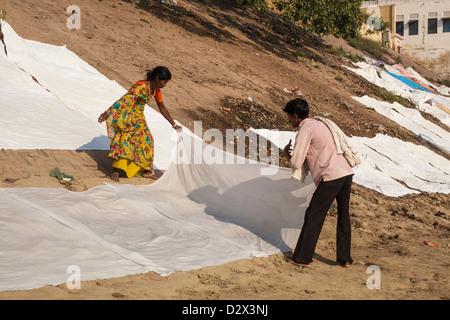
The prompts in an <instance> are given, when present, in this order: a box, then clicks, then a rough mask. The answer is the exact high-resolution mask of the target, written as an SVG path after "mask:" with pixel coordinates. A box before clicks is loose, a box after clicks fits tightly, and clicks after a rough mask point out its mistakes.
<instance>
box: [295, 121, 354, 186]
mask: <svg viewBox="0 0 450 320" xmlns="http://www.w3.org/2000/svg"><path fill="white" fill-rule="evenodd" d="M305 159H306V161H307V164H308V167H309V171H310V172H311V176H312V179H313V181H314V184H315V185H316V186H318V185H319V183H320V181H321V180H322V179H323V181H331V180H335V179H339V178H342V177H345V176H348V175H351V174H354V172H353V170H352V168H351V167H350V165H349V164H348V162H347V160H346V159H345V158H344V156H343V155H342V154H337V151H336V145H335V143H334V139H333V136H332V134H331V131H330V129H328V127H327V126H326V125H325V124H324V123H323V122H321V121H319V120H315V119H311V118H306V119H304V120H303V121H302V122H301V123H300V126H299V131H298V133H297V136H296V138H295V142H294V147H293V150H292V157H291V159H290V161H289V163H290V165H291V167H292V168H294V169H301V167H302V165H303V162H304V161H305Z"/></svg>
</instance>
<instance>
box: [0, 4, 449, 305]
mask: <svg viewBox="0 0 450 320" xmlns="http://www.w3.org/2000/svg"><path fill="white" fill-rule="evenodd" d="M135 2H136V1H135ZM150 3H151V5H149V6H144V7H139V6H136V5H133V4H132V3H131V2H127V1H120V0H98V1H92V0H78V1H77V5H78V6H79V7H80V8H81V10H82V28H81V29H80V30H69V29H67V27H66V20H67V18H68V16H69V15H68V14H66V13H65V9H66V8H67V7H68V6H69V5H70V4H72V3H71V2H70V1H66V0H59V1H56V4H55V1H52V0H41V1H38V2H36V1H30V0H25V1H20V2H19V1H9V0H0V9H5V10H6V12H7V21H8V23H9V24H11V26H12V27H13V28H14V29H15V31H16V32H17V33H18V34H19V35H20V36H22V37H24V38H27V39H33V40H37V41H41V42H45V43H50V44H55V45H64V44H66V45H67V47H68V48H69V49H70V50H72V51H74V52H75V53H76V54H78V55H79V56H80V57H81V58H82V59H84V60H85V61H87V62H88V63H90V64H91V65H93V66H94V67H95V68H97V69H98V70H99V71H100V72H102V73H103V74H105V75H106V76H107V77H109V78H111V79H114V80H117V81H118V82H119V83H120V84H121V85H122V86H124V87H126V88H128V87H129V86H130V85H131V84H132V83H133V82H134V81H136V80H139V79H141V78H142V76H143V71H144V69H145V68H151V67H153V66H156V65H166V66H168V67H169V68H170V69H171V71H172V73H173V75H174V77H173V80H172V81H171V82H170V84H169V86H168V87H167V88H165V89H164V99H165V103H166V105H167V106H168V108H169V110H170V111H171V113H172V115H173V116H174V118H176V119H177V120H179V121H180V122H182V123H184V124H185V125H187V126H192V125H193V121H194V120H203V121H204V123H205V124H207V126H209V127H218V128H222V126H225V125H229V126H231V127H232V128H237V126H239V125H240V126H241V127H243V128H246V127H247V126H248V125H249V123H252V125H255V123H254V122H256V123H259V124H260V126H261V127H262V128H263V127H265V124H266V123H267V119H268V117H269V115H270V114H273V115H274V116H278V117H280V119H283V118H282V117H283V114H282V112H281V108H282V106H283V105H284V103H285V101H286V98H290V97H289V96H287V95H286V94H285V93H284V92H283V88H289V89H291V88H294V87H300V90H301V92H302V93H303V96H304V97H305V98H306V99H307V100H308V101H309V102H310V103H311V106H312V112H313V114H326V115H329V116H330V117H331V118H332V119H333V120H335V121H336V122H337V123H338V124H340V125H341V127H342V128H343V129H344V131H345V132H346V133H347V134H349V135H358V136H369V137H372V136H374V135H375V134H376V133H378V132H380V131H379V130H380V129H379V128H380V126H379V124H382V125H383V126H382V127H383V128H384V129H383V131H384V133H385V134H389V135H391V136H394V137H398V138H401V139H403V140H405V141H411V142H414V143H420V141H419V140H418V138H417V137H415V136H414V134H412V133H411V132H409V131H407V130H405V129H403V128H400V127H398V125H396V124H395V123H393V122H391V121H389V120H387V119H385V118H383V117H382V116H380V115H378V114H377V113H376V112H374V111H373V110H369V109H367V108H363V107H361V106H360V105H358V103H357V102H355V101H354V100H353V99H351V95H358V96H361V95H364V94H367V95H372V96H373V94H374V92H375V90H376V89H375V88H374V87H373V86H371V85H369V84H368V83H367V82H365V81H364V80H362V79H360V78H358V77H356V76H355V75H352V74H350V73H348V72H345V70H344V69H343V68H342V67H341V65H342V64H347V65H349V63H350V62H349V60H348V59H347V58H345V57H342V56H335V55H332V54H329V53H327V52H326V51H325V50H324V49H325V47H324V44H326V43H330V44H332V45H334V46H335V47H339V46H341V45H342V46H343V47H344V48H345V49H346V50H349V51H350V50H353V49H352V48H350V47H348V46H346V44H345V43H344V42H342V41H340V40H337V39H332V38H327V39H326V40H327V41H328V42H325V40H323V39H318V38H316V37H314V36H312V35H308V34H305V33H302V32H301V31H300V30H299V29H296V28H295V27H294V26H293V25H292V24H290V23H286V22H283V21H281V20H280V19H279V18H278V17H277V16H275V15H269V16H268V17H258V15H256V14H254V13H252V12H250V11H247V12H243V11H242V10H241V9H233V8H228V7H226V6H222V7H219V6H218V4H217V3H215V2H209V5H200V4H199V3H197V2H188V1H184V3H185V4H186V10H174V9H170V8H168V7H166V6H163V5H162V4H160V3H159V2H157V1H155V2H150ZM293 51H301V52H305V53H307V54H309V57H295V56H294V55H293V54H292V52H293ZM311 57H315V58H316V61H315V64H317V65H318V67H314V64H311V59H310V58H311ZM390 59H392V58H390ZM402 62H403V63H404V65H405V66H409V65H414V64H413V63H412V62H410V61H407V60H406V59H403V60H402ZM414 68H415V69H416V70H417V71H419V72H421V73H422V75H424V76H427V77H428V78H431V79H433V75H432V74H430V73H429V72H428V71H426V70H424V69H423V68H421V67H420V66H417V65H414ZM227 97H232V98H233V99H236V101H238V100H240V99H247V98H248V97H251V98H252V99H253V101H256V102H257V103H259V104H260V105H262V107H261V108H260V109H259V111H258V113H256V114H253V115H251V117H250V118H249V119H247V120H246V121H242V119H236V118H235V115H234V114H233V113H231V112H226V111H224V110H223V106H224V102H223V101H224V99H225V98H227ZM107 107H108V106H105V109H106V108H107ZM152 107H155V106H154V105H152ZM258 116H260V117H259V118H258ZM280 121H281V120H280ZM275 124H276V123H275ZM275 124H274V125H275ZM278 124H279V125H280V126H281V125H282V122H278ZM23 152H26V153H23ZM23 152H22V153H20V152H19V151H16V152H13V151H7V150H1V151H0V157H1V160H2V167H1V168H0V169H2V170H0V173H1V179H0V187H20V186H21V187H23V186H37V187H66V188H68V189H70V190H73V191H81V190H86V189H88V188H91V187H93V186H95V185H99V184H101V183H103V182H105V181H108V182H110V180H109V179H108V177H107V176H108V174H109V173H110V172H109V170H110V167H109V166H110V162H109V160H108V159H106V157H105V153H104V152H91V153H89V154H87V153H79V155H78V157H76V156H75V157H74V156H73V155H68V154H67V153H68V152H69V151H63V152H62V154H60V155H57V154H56V153H55V152H54V151H51V150H47V151H46V152H47V155H50V156H49V157H50V158H52V157H53V158H54V159H56V160H61V159H62V158H64V157H69V156H70V159H71V165H73V166H75V167H73V168H70V167H67V168H62V169H64V170H66V171H67V170H70V173H72V174H73V175H75V176H76V180H75V181H74V182H73V183H72V184H70V185H64V186H62V185H61V184H60V183H59V182H57V181H56V180H55V179H54V178H51V177H48V173H47V168H45V167H43V166H40V167H39V166H37V165H34V164H37V163H40V164H44V163H47V165H48V166H49V167H51V165H52V163H49V157H47V158H45V156H44V155H43V154H42V153H39V152H38V151H36V150H28V151H23ZM30 159H32V161H31V160H30ZM56 160H55V161H56ZM55 163H56V162H55ZM76 166H78V167H76ZM7 168H15V170H14V171H11V170H8V169H7ZM77 168H78V169H77ZM64 170H63V171H64ZM120 183H131V184H141V183H148V181H147V180H145V179H142V178H132V179H122V180H121V182H120ZM449 208H450V196H449V195H443V194H421V195H414V196H412V195H410V196H404V197H401V198H390V197H386V196H383V195H381V194H379V193H376V192H374V191H372V190H368V189H365V188H363V187H360V186H358V185H354V186H353V193H352V200H351V212H352V225H353V258H354V260H355V264H354V266H353V267H352V268H350V269H343V268H341V267H339V266H337V265H335V263H334V258H335V228H336V217H335V216H334V215H333V214H331V215H329V216H328V218H327V220H326V222H325V226H324V229H323V231H322V234H321V237H320V239H319V244H318V247H317V250H316V256H315V262H314V263H313V268H311V269H310V270H301V269H298V268H296V267H294V266H291V265H289V264H287V263H285V262H284V260H283V254H281V253H280V254H277V255H274V256H271V257H267V258H257V259H252V260H241V261H234V262H230V263H227V264H225V265H220V266H211V267H206V268H201V269H198V270H192V271H189V272H177V273H175V274H172V275H170V276H167V277H161V276H159V275H156V274H154V273H148V274H142V275H132V276H128V277H123V278H117V279H104V280H96V281H87V282H82V285H81V289H80V290H69V289H67V288H66V285H65V284H62V285H60V286H46V287H43V288H40V289H35V290H30V291H14V292H0V299H448V298H449V285H448V283H449V271H448V270H449V262H450V260H449V258H448V252H449V222H448V218H449V215H450V210H449ZM424 241H429V242H432V243H435V244H438V245H439V247H431V246H428V245H425V244H424V243H423V242H424ZM168 254H170V251H169V252H168ZM370 265H377V266H379V267H380V270H381V289H379V290H377V289H373V290H370V289H368V287H367V285H366V281H367V279H368V277H369V276H370V274H368V273H367V268H368V266H370Z"/></svg>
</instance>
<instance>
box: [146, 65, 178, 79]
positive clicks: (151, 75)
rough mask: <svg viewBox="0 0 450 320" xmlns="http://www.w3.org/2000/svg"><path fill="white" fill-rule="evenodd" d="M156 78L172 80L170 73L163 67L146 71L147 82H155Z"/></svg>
mask: <svg viewBox="0 0 450 320" xmlns="http://www.w3.org/2000/svg"><path fill="white" fill-rule="evenodd" d="M156 77H158V78H159V80H170V79H172V74H171V73H170V71H169V69H167V68H166V67H163V66H158V67H156V68H154V69H153V70H147V75H146V79H147V81H151V80H155V79H156Z"/></svg>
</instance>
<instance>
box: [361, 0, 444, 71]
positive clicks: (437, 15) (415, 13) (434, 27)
mask: <svg viewBox="0 0 450 320" xmlns="http://www.w3.org/2000/svg"><path fill="white" fill-rule="evenodd" d="M390 5H393V10H394V14H393V15H392V16H393V17H394V20H395V21H390V22H391V24H390V25H391V26H393V29H394V30H391V31H392V32H393V33H396V34H399V35H400V36H401V37H402V41H401V43H402V44H401V45H402V51H403V54H406V55H408V56H410V57H411V58H414V59H415V60H416V61H417V62H419V63H421V64H422V65H424V66H425V67H428V68H430V69H432V70H433V71H435V72H436V74H437V75H439V76H441V77H445V78H450V0H422V1H418V0H378V1H364V2H363V6H362V7H363V8H366V9H367V12H368V13H371V17H374V18H375V17H376V16H377V14H378V12H381V10H380V9H378V8H382V7H383V6H390ZM380 17H381V16H380ZM395 49H396V51H399V50H398V49H399V48H395Z"/></svg>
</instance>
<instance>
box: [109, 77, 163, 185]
mask: <svg viewBox="0 0 450 320" xmlns="http://www.w3.org/2000/svg"><path fill="white" fill-rule="evenodd" d="M152 97H154V99H155V100H156V101H159V102H161V101H162V95H161V91H160V90H159V89H158V88H156V90H155V94H154V95H153V96H151V95H149V93H148V91H147V85H146V83H145V82H144V81H138V82H136V83H135V84H134V85H133V86H132V87H131V89H130V90H128V92H127V93H126V94H124V95H123V96H122V97H121V98H120V99H119V100H118V101H116V102H115V103H114V104H113V105H112V106H111V107H110V108H109V109H108V110H106V112H108V113H109V117H108V119H107V120H106V126H107V130H108V138H109V146H110V152H109V155H108V157H110V158H111V159H113V167H115V168H118V169H122V170H124V171H125V172H126V174H127V177H129V178H131V177H133V176H134V175H136V174H137V173H138V172H140V171H146V170H148V171H151V172H153V153H154V144H153V136H152V134H151V133H150V129H149V128H148V125H147V121H146V120H145V117H144V108H145V104H146V103H148V102H149V101H150V100H151V98H152Z"/></svg>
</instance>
